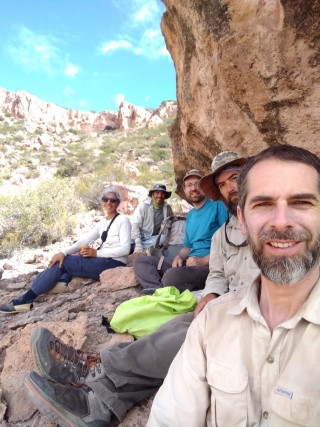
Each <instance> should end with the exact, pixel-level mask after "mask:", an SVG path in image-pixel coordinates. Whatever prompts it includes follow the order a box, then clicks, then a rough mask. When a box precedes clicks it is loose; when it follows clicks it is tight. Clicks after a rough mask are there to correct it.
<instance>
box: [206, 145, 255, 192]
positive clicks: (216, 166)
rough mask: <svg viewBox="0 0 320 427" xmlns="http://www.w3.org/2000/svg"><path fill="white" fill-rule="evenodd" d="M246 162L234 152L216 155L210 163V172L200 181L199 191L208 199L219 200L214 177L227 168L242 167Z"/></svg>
mask: <svg viewBox="0 0 320 427" xmlns="http://www.w3.org/2000/svg"><path fill="white" fill-rule="evenodd" d="M247 161H248V159H246V158H245V157H241V156H240V155H239V154H238V153H235V152H234V151H223V152H222V153H219V154H217V155H216V157H215V158H214V159H213V160H212V163H211V169H212V172H211V173H209V174H208V175H205V176H204V177H203V178H202V179H201V180H200V184H199V186H200V188H201V190H202V191H203V192H204V194H205V195H206V196H207V197H209V199H212V200H220V199H221V194H220V191H219V188H218V186H217V184H216V182H215V179H216V176H217V175H218V174H219V173H220V172H222V171H223V169H226V168H227V167H229V166H242V165H244V164H245V163H247Z"/></svg>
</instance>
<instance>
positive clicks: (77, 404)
mask: <svg viewBox="0 0 320 427" xmlns="http://www.w3.org/2000/svg"><path fill="white" fill-rule="evenodd" d="M22 383H23V385H24V387H25V389H26V391H27V394H28V396H29V398H30V400H31V401H32V403H33V404H34V406H35V407H36V408H37V409H38V410H39V411H40V412H41V413H42V414H44V415H46V416H47V417H49V418H50V419H52V420H55V421H58V422H59V424H60V423H61V422H64V423H63V425H65V422H67V423H68V425H69V426H77V427H78V426H79V427H85V426H90V427H106V426H110V419H111V412H110V411H109V409H108V408H107V406H105V405H104V404H103V403H102V402H101V400H100V399H99V398H98V397H97V396H96V395H95V393H94V392H93V390H91V388H90V387H88V386H86V385H84V384H82V385H80V386H66V385H62V384H57V383H52V382H51V381H48V380H45V379H44V378H42V377H40V375H38V374H37V373H36V372H34V371H31V372H27V373H26V374H24V376H23V378H22Z"/></svg>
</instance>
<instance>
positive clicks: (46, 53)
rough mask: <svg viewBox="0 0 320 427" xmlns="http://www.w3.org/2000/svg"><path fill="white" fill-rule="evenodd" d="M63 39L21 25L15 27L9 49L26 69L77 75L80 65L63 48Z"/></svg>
mask: <svg viewBox="0 0 320 427" xmlns="http://www.w3.org/2000/svg"><path fill="white" fill-rule="evenodd" d="M62 44H63V41H62V40H59V39H58V38H56V37H53V36H52V35H50V34H45V33H37V32H35V31H32V30H31V29H30V28H28V27H26V26H24V25H19V26H16V27H15V36H14V38H13V39H12V40H11V41H10V43H9V44H8V47H7V51H8V53H9V55H10V56H11V58H12V60H13V61H14V62H16V63H17V64H19V65H22V66H23V67H24V69H25V70H27V71H32V72H39V73H45V74H49V75H59V74H65V75H66V76H68V77H72V78H73V77H75V75H76V74H77V73H78V72H79V69H78V67H76V66H75V65H73V64H71V63H70V61H69V60H68V56H69V55H68V53H67V52H64V51H63V49H62V48H61V46H62Z"/></svg>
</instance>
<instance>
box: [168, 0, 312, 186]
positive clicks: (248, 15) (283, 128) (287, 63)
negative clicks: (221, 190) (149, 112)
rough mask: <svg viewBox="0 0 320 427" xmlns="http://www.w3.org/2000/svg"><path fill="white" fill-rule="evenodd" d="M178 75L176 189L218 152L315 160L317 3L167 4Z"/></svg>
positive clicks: (188, 0)
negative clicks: (302, 152) (278, 153)
mask: <svg viewBox="0 0 320 427" xmlns="http://www.w3.org/2000/svg"><path fill="white" fill-rule="evenodd" d="M163 3H164V4H165V5H166V8H167V11H166V12H165V14H164V16H163V18H162V22H161V27H162V32H163V34H164V37H165V40H166V44H167V48H168V49H169V51H170V53H171V56H172V58H173V61H174V64H175V68H176V73H177V100H178V106H179V111H178V116H177V119H176V121H175V123H174V124H173V126H172V129H171V142H172V146H173V157H174V167H175V173H176V177H177V179H178V183H179V184H181V178H182V176H183V174H184V172H185V170H186V168H191V167H198V168H200V169H204V170H205V171H208V170H209V167H210V163H211V161H212V158H213V157H214V155H215V154H216V153H217V152H219V151H222V150H236V151H238V152H240V153H241V154H243V155H252V154H255V153H257V152H258V151H260V150H261V149H264V148H267V147H268V146H271V145H275V144H286V143H288V144H294V145H298V146H303V147H306V148H308V149H310V150H311V151H313V152H315V153H316V154H320V146H319V145H318V144H317V142H318V139H319V130H320V121H319V113H320V87H319V79H320V75H319V62H320V49H319V47H320V24H319V22H320V21H319V16H320V13H319V12H320V3H319V0H304V1H299V0H281V1H280V0H251V1H246V0H226V1H223V0H202V1H200V2H199V1H196V0H163Z"/></svg>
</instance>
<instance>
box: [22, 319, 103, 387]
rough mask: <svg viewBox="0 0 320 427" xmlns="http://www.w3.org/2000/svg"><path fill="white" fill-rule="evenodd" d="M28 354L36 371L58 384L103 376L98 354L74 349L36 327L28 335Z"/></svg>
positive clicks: (82, 381)
mask: <svg viewBox="0 0 320 427" xmlns="http://www.w3.org/2000/svg"><path fill="white" fill-rule="evenodd" d="M30 344H31V354H32V358H33V362H34V365H35V366H36V369H37V371H38V372H39V373H40V374H41V375H42V376H43V377H45V378H47V379H48V380H51V381H55V382H58V383H61V384H71V383H75V384H82V383H86V384H88V383H90V382H91V381H96V380H98V379H100V378H104V377H105V371H104V369H103V366H102V363H101V358H100V354H98V353H87V352H84V351H82V350H76V349H75V348H74V347H71V346H69V345H67V344H64V343H63V342H62V341H61V340H59V339H58V338H56V337H55V336H54V335H53V334H52V333H51V332H50V331H49V330H48V329H46V328H42V327H38V328H35V329H33V331H32V334H31V343H30Z"/></svg>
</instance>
